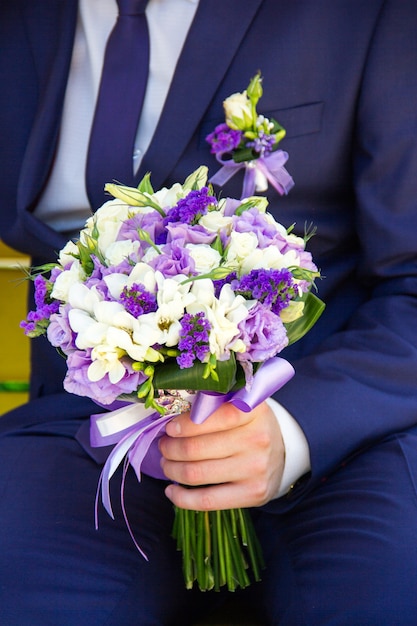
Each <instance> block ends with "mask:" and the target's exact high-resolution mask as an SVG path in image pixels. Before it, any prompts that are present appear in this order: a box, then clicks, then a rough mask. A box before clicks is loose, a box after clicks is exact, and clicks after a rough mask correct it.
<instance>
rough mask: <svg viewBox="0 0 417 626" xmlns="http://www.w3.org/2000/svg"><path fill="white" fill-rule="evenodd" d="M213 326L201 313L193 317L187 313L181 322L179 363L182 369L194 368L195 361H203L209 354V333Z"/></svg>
mask: <svg viewBox="0 0 417 626" xmlns="http://www.w3.org/2000/svg"><path fill="white" fill-rule="evenodd" d="M210 330H211V324H210V322H209V321H208V319H207V318H206V316H205V314H204V313H203V312H202V311H201V312H200V313H196V314H195V315H192V314H191V313H186V314H185V315H184V317H183V318H182V320H181V330H180V340H179V342H178V349H179V350H180V352H181V354H180V355H179V356H177V363H178V365H179V366H180V368H181V369H185V368H188V367H192V366H193V364H194V361H195V360H196V359H197V360H198V361H203V360H204V358H205V356H206V355H207V353H208V352H209V349H210V348H209V333H210Z"/></svg>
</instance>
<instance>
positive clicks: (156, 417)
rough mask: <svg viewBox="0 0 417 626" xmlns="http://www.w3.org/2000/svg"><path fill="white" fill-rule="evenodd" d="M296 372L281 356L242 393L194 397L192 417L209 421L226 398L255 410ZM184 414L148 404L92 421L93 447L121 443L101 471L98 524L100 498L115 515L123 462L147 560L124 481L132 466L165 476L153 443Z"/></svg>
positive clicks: (243, 408)
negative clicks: (114, 484)
mask: <svg viewBox="0 0 417 626" xmlns="http://www.w3.org/2000/svg"><path fill="white" fill-rule="evenodd" d="M293 375H294V369H293V367H292V365H290V363H288V361H286V360H285V359H282V358H280V357H274V358H272V359H269V360H268V361H266V362H265V363H263V364H262V366H261V367H260V368H259V369H258V371H257V373H256V374H255V376H254V378H253V384H252V386H251V388H250V389H249V390H248V389H245V388H243V389H240V390H239V391H236V392H229V393H227V394H218V393H214V392H205V391H199V392H197V394H196V395H194V396H193V403H192V406H191V419H192V421H193V422H194V423H196V424H201V423H203V422H204V421H205V420H206V419H207V418H208V417H209V416H210V415H211V414H212V413H214V412H215V411H216V410H217V409H218V408H219V407H220V406H221V405H222V404H223V403H224V402H230V403H232V404H233V405H234V406H236V407H237V408H238V409H240V410H241V411H244V412H249V411H252V410H253V409H254V408H255V407H256V406H257V405H258V404H260V403H261V402H263V401H264V400H266V399H267V398H269V397H270V396H271V395H272V394H273V393H274V392H275V391H277V390H278V389H280V388H281V387H282V386H284V385H285V384H286V383H287V382H288V381H289V380H290V379H291V378H292V376H293ZM175 415H178V413H173V414H169V415H163V416H161V415H160V414H159V413H157V412H155V411H154V410H153V409H145V408H144V405H143V404H136V403H134V404H128V405H126V406H122V407H121V408H118V409H117V410H115V411H111V412H110V413H104V414H95V415H92V416H91V420H90V443H91V446H92V447H102V446H108V445H111V444H116V445H115V447H114V448H113V450H112V451H111V452H110V454H109V456H108V458H107V460H106V462H105V464H104V467H103V470H102V472H101V475H100V479H99V484H98V488H97V495H96V505H95V514H96V515H95V516H96V528H97V527H98V498H99V494H100V492H101V500H102V503H103V506H104V508H105V509H106V511H107V513H108V514H109V515H110V517H111V518H112V519H114V515H113V510H112V506H111V499H110V480H111V478H112V476H113V475H114V473H115V472H116V470H117V468H118V467H119V466H120V465H121V463H122V462H123V475H122V484H121V505H122V511H123V516H124V519H125V522H126V526H127V528H128V530H129V533H130V535H131V537H132V540H133V542H134V544H135V546H136V548H137V549H138V550H139V552H140V553H141V554H142V556H143V557H144V558H145V559H146V560H147V557H146V555H145V553H144V552H143V551H142V549H141V548H140V546H139V545H138V543H137V541H136V539H135V537H134V536H133V532H132V530H131V528H130V525H129V522H128V519H127V514H126V511H125V506H124V483H125V477H126V473H127V469H128V467H129V465H132V467H133V468H134V470H135V473H136V476H137V478H138V480H139V482H140V480H141V473H142V471H143V472H144V473H146V474H148V475H149V476H153V477H154V478H161V479H165V478H166V477H165V476H164V474H163V473H162V470H161V467H160V463H159V461H160V456H161V455H160V453H159V450H158V448H157V446H156V445H155V446H152V444H153V443H156V441H157V440H158V438H159V437H160V436H161V435H162V433H163V432H164V430H165V426H166V424H167V423H168V422H169V421H170V420H172V419H173V417H175Z"/></svg>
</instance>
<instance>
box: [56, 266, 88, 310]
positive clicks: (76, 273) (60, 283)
mask: <svg viewBox="0 0 417 626" xmlns="http://www.w3.org/2000/svg"><path fill="white" fill-rule="evenodd" d="M73 260H74V262H73V264H72V265H71V267H70V268H69V269H67V270H64V271H63V272H61V273H60V274H58V276H57V277H56V280H55V283H54V286H53V288H52V292H51V296H52V298H55V299H56V300H62V302H68V297H69V292H70V289H71V288H72V286H73V285H78V284H82V281H83V280H84V279H85V273H84V270H83V268H82V267H81V265H80V262H79V261H78V260H77V259H73Z"/></svg>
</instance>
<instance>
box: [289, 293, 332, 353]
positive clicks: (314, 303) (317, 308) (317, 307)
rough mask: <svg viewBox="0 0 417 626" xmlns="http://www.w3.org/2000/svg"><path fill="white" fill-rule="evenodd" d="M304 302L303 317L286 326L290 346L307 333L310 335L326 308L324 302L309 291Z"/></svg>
mask: <svg viewBox="0 0 417 626" xmlns="http://www.w3.org/2000/svg"><path fill="white" fill-rule="evenodd" d="M303 301H304V313H303V315H302V317H300V318H299V319H297V320H294V322H290V323H288V324H285V328H286V330H287V334H288V345H291V344H292V343H295V342H296V341H299V339H301V338H302V337H304V335H305V334H306V333H308V331H309V330H310V329H311V328H312V327H313V326H314V324H315V323H316V322H317V320H318V319H319V317H320V315H321V314H322V313H323V311H324V309H325V306H326V305H325V304H324V302H322V301H321V300H320V299H319V298H317V296H315V295H314V294H313V293H311V291H309V292H308V293H307V294H306V295H305V297H304V298H303Z"/></svg>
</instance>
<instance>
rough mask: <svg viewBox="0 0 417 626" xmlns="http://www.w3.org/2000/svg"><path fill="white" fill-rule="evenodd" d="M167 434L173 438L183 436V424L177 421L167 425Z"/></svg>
mask: <svg viewBox="0 0 417 626" xmlns="http://www.w3.org/2000/svg"><path fill="white" fill-rule="evenodd" d="M166 432H167V434H168V435H171V437H175V435H180V434H181V424H180V423H179V422H177V421H176V420H171V421H170V422H168V424H167V427H166Z"/></svg>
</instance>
